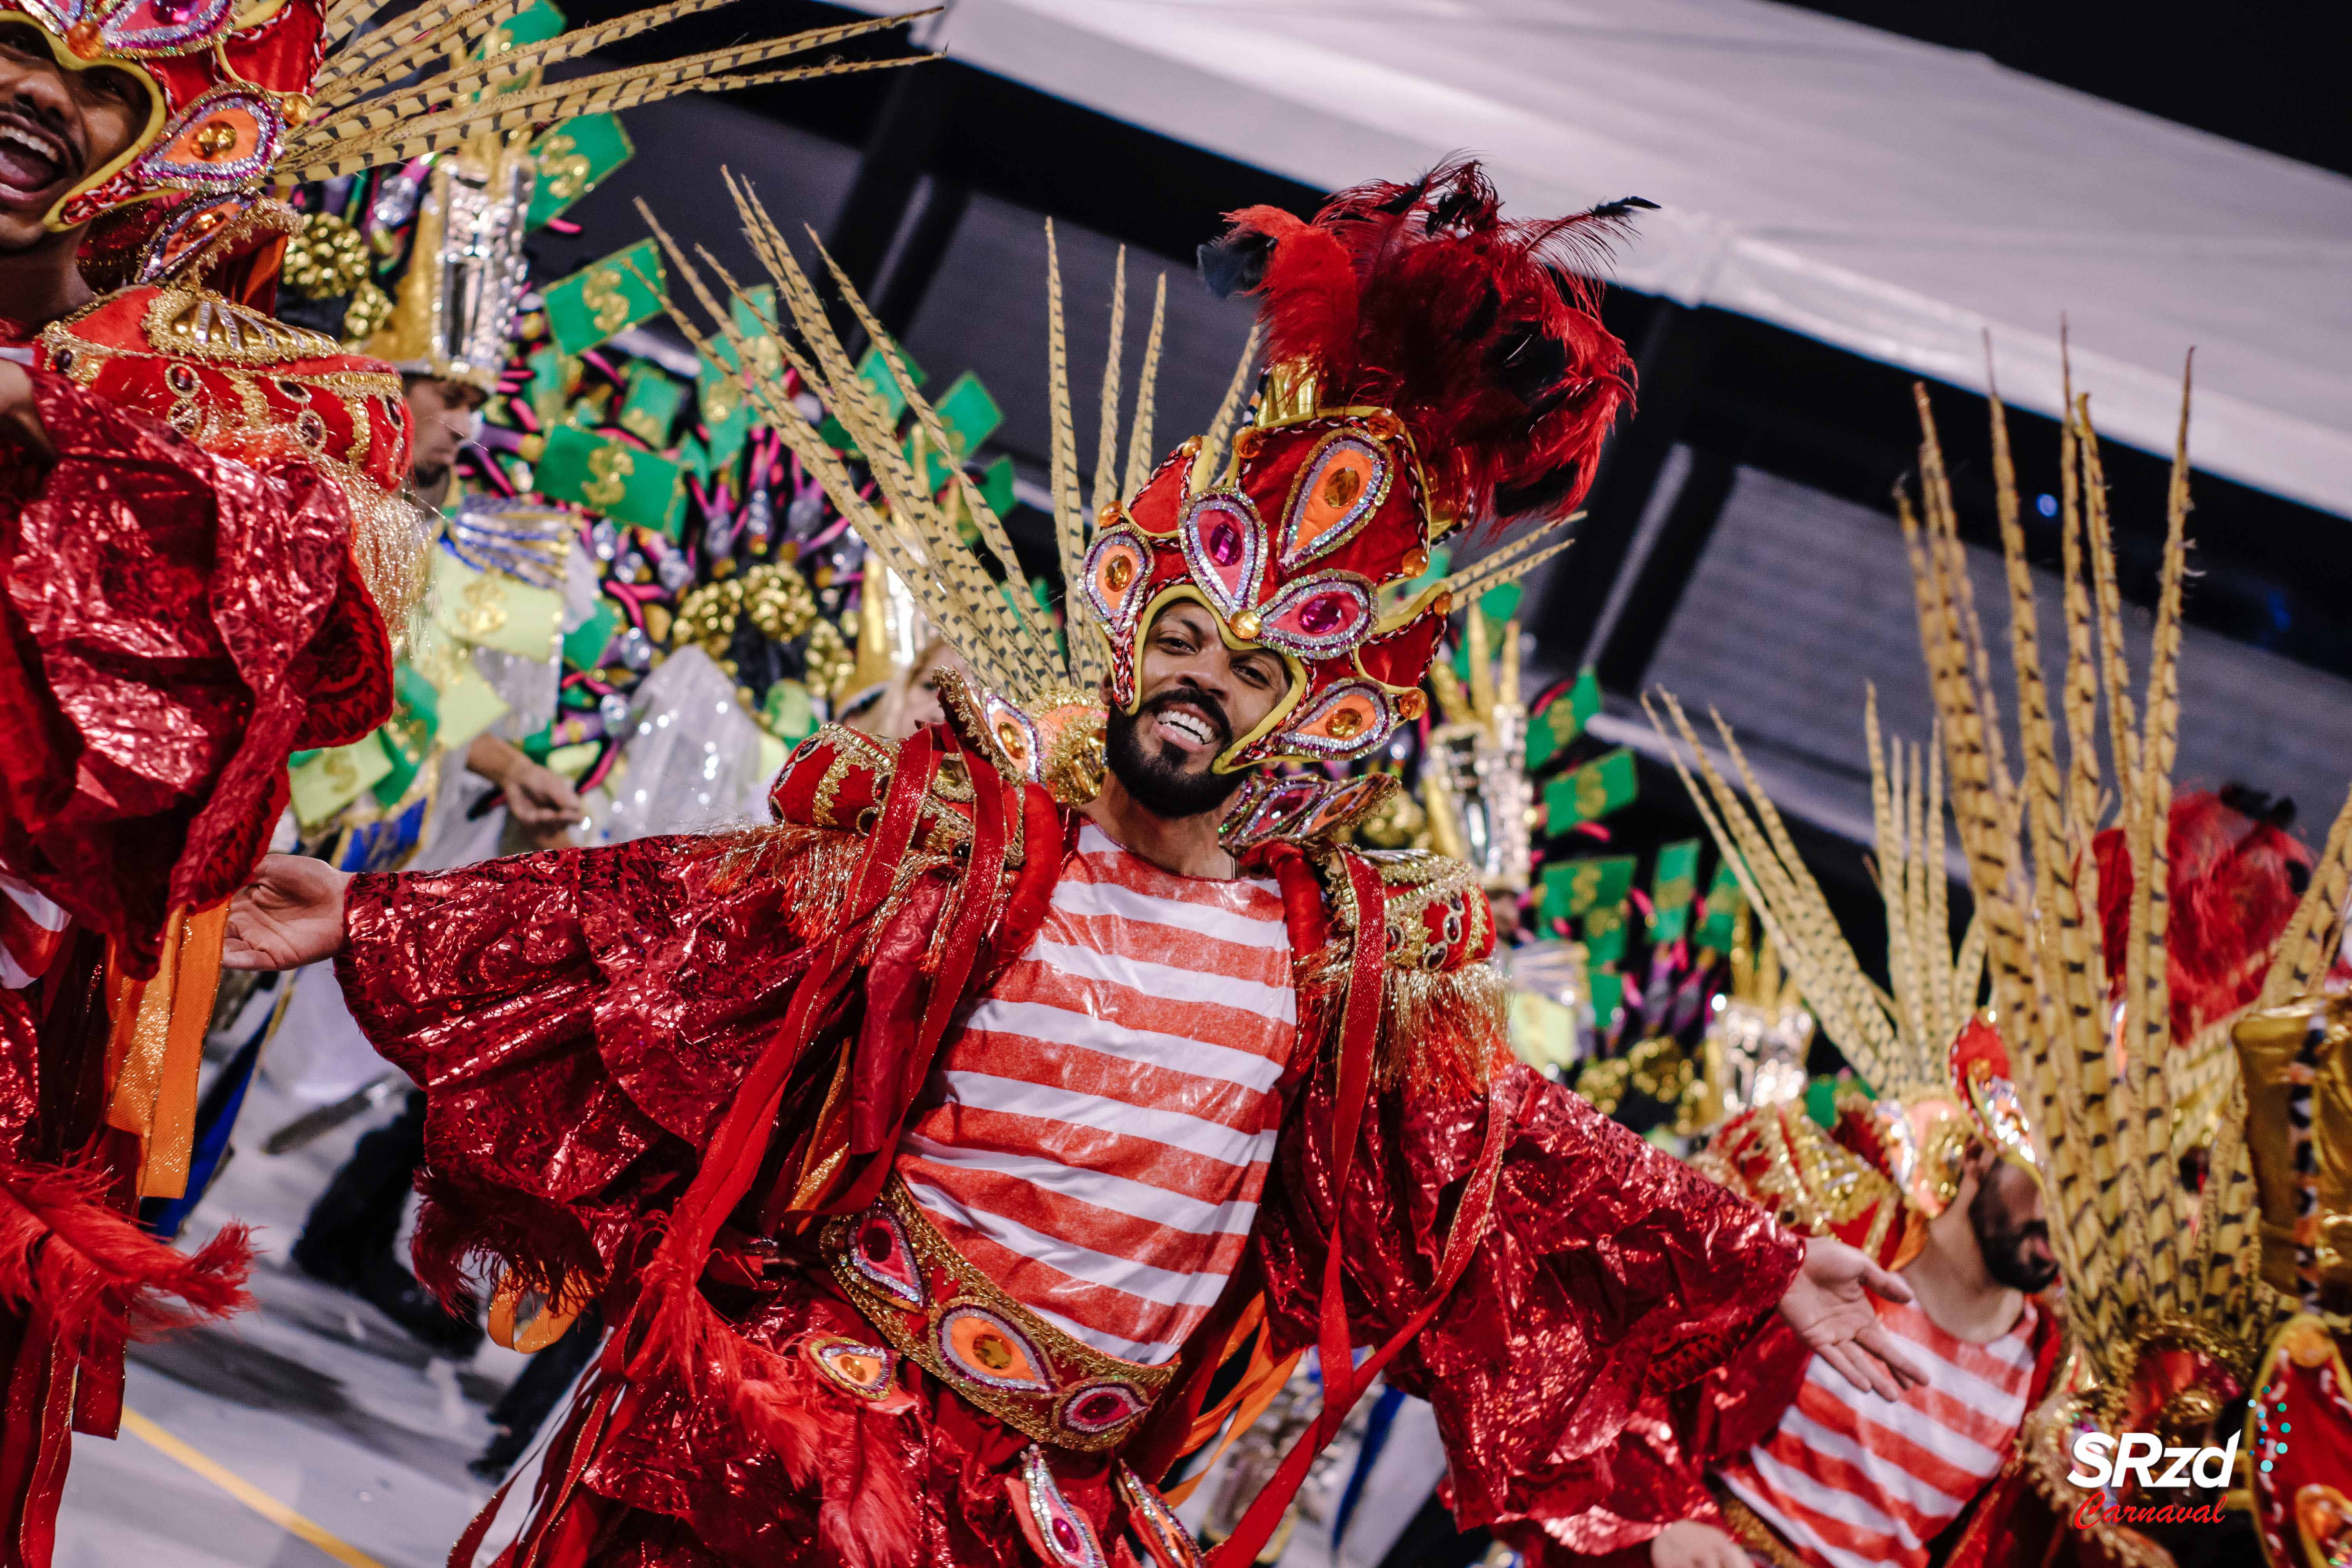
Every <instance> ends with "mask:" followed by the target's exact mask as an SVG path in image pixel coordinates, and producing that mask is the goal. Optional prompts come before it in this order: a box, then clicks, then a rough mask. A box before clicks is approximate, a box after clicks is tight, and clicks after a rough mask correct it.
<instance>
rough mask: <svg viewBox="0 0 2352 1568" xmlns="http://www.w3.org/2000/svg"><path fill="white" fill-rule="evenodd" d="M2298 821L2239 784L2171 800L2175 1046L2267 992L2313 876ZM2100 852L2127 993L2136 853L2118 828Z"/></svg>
mask: <svg viewBox="0 0 2352 1568" xmlns="http://www.w3.org/2000/svg"><path fill="white" fill-rule="evenodd" d="M2293 821H2294V805H2293V803H2291V802H2288V801H2277V802H2273V801H2272V800H2270V799H2269V798H2268V797H2267V796H2264V795H2259V794H2257V793H2255V792H2253V791H2251V790H2247V789H2243V788H2242V787H2240V786H2238V785H2236V784H2229V785H2225V786H2223V788H2222V789H2221V792H2220V793H2219V794H2215V793H2214V792H2212V791H2210V790H2192V791H2190V792H2189V794H2187V795H2181V796H2179V798H2178V799H2176V800H2175V801H2174V802H2173V803H2172V817H2171V825H2170V828H2169V831H2168V833H2167V835H2166V845H2165V858H2166V861H2167V863H2168V868H2169V869H2168V876H2167V880H2168V882H2169V883H2170V889H2169V891H2170V895H2171V904H2172V910H2171V917H2170V920H2169V922H2168V928H2167V930H2166V932H2165V944H2164V945H2165V953H2166V964H2165V967H2166V972H2167V973H2166V978H2167V981H2168V984H2169V987H2170V990H2171V993H2172V1038H2173V1041H2174V1043H2175V1044H2178V1045H2183V1046H2185V1045H2187V1044H2188V1043H2189V1041H2190V1040H2192V1039H2194V1038H2195V1037H2197V1034H2198V1032H2199V1031H2200V1030H2201V1029H2203V1028H2205V1027H2206V1026H2208V1025H2210V1024H2212V1023H2213V1022H2215V1021H2216V1020H2218V1019H2221V1018H2225V1017H2227V1016H2230V1015H2231V1014H2232V1013H2234V1012H2236V1011H2237V1010H2238V1009H2239V1008H2241V1007H2243V1006H2245V1005H2248V1004H2249V1003H2251V1002H2252V1001H2253V999H2254V997H2255V996H2256V995H2257V994H2260V992H2261V991H2262V988H2263V972H2264V971H2265V970H2266V969H2267V968H2268V967H2269V961H2270V950H2271V944H2272V943H2273V942H2276V941H2277V940H2278V938H2279V934H2280V933H2281V932H2282V931H2285V930H2286V923H2287V921H2289V920H2290V919H2292V918H2293V916H2294V906H2295V904H2296V902H2297V900H2300V899H2301V898H2302V896H2303V889H2304V888H2305V886H2306V885H2308V884H2309V882H2310V880H2311V866H2312V855H2311V851H2310V850H2309V849H2307V848H2305V847H2304V846H2303V845H2302V844H2300V843H2299V842H2297V841H2296V840H2295V839H2294V837H2293V836H2292V835H2290V834H2289V833H2288V832H2287V831H2286V828H2287V825H2288V824H2289V823H2291V822H2293ZM2092 848H2093V851H2094V852H2095V854H2096V855H2097V857H2098V863H2099V921H2100V929H2101V932H2102V934H2103V936H2104V938H2105V947H2106V952H2107V955H2108V956H2107V964H2108V968H2109V972H2110V973H2109V974H2108V977H2107V978H2108V983H2109V985H2110V987H2111V988H2112V989H2113V990H2114V991H2115V994H2116V995H2121V994H2122V990H2121V987H2122V985H2123V979H2124V976H2123V953H2124V952H2125V950H2126V948H2127V947H2128V946H2129V945H2130V938H2131V895H2132V865H2131V858H2130V857H2129V856H2128V855H2126V853H2125V851H2124V836H2123V831H2122V829H2120V828H2115V827H2110V828H2108V829H2107V830H2106V831H2105V832H2104V833H2102V834H2100V835H2099V836H2098V837H2096V838H2095V839H2093V840H2092Z"/></svg>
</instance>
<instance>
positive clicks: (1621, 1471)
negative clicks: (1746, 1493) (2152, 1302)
mask: <svg viewBox="0 0 2352 1568" xmlns="http://www.w3.org/2000/svg"><path fill="white" fill-rule="evenodd" d="M1849 1239H1852V1238H1849ZM2059 1319H2060V1314H2059V1313H2057V1312H2055V1311H2053V1310H2044V1311H2042V1313H2041V1315H2040V1317H2039V1320H2038V1327H2037V1330H2036V1333H2035V1338H2034V1342H2033V1354H2034V1363H2033V1376H2032V1383H2031V1384H2030V1385H2029V1387H2028V1391H2027V1394H2026V1408H2027V1409H2029V1410H2031V1409H2032V1408H2034V1407H2035V1406H2037V1405H2040V1404H2041V1403H2042V1400H2043V1398H2044V1397H2046V1396H2047V1395H2048V1394H2049V1392H2050V1387H2051V1384H2052V1382H2053V1379H2054V1378H2055V1377H2056V1375H2057V1371H2058V1365H2059V1361H2060V1357H2061V1354H2062V1352H2063V1349H2064V1345H2065V1335H2064V1333H2063V1330H2062V1328H2061V1326H2060V1322H2059ZM1811 1362H1812V1352H1811V1350H1809V1349H1808V1348H1807V1347H1806V1345H1805V1343H1804V1342H1803V1341H1802V1340H1801V1339H1799V1338H1798V1337H1797V1333H1796V1331H1794V1330H1793V1329H1790V1327H1789V1326H1788V1325H1787V1324H1786V1323H1783V1322H1781V1321H1779V1320H1778V1319H1773V1320H1771V1321H1768V1322H1767V1323H1766V1324H1765V1325H1764V1327H1763V1328H1762V1329H1761V1330H1760V1331H1758V1332H1757V1333H1756V1334H1755V1335H1754V1336H1753V1337H1752V1338H1750V1339H1748V1341H1747V1342H1745V1343H1743V1344H1740V1345H1739V1346H1738V1347H1737V1348H1736V1349H1735V1350H1734V1351H1733V1352H1731V1353H1730V1355H1729V1356H1728V1357H1727V1358H1726V1359H1723V1360H1721V1361H1720V1363H1719V1364H1716V1365H1713V1366H1710V1367H1708V1368H1707V1369H1706V1372H1705V1373H1703V1374H1702V1375H1701V1376H1699V1377H1698V1378H1697V1379H1696V1381H1694V1382H1691V1383H1688V1384H1685V1385H1684V1386H1681V1387H1679V1388H1669V1389H1658V1390H1653V1391H1652V1392H1651V1393H1650V1394H1647V1395H1646V1396H1645V1397H1643V1400H1642V1402H1641V1405H1640V1406H1639V1408H1638V1409H1636V1410H1635V1411H1634V1412H1633V1415H1632V1417H1631V1418H1630V1419H1629V1420H1628V1421H1627V1422H1626V1423H1625V1426H1624V1430H1623V1432H1622V1434H1621V1435H1620V1436H1619V1437H1618V1438H1617V1440H1616V1444H1615V1447H1614V1448H1613V1450H1612V1452H1611V1453H1610V1454H1609V1455H1608V1456H1607V1458H1606V1460H1605V1462H1604V1463H1602V1464H1601V1465H1600V1466H1598V1467H1596V1468H1599V1469H1601V1471H1603V1472H1605V1474H1606V1475H1607V1477H1608V1481H1609V1485H1608V1489H1607V1493H1606V1496H1605V1497H1603V1498H1601V1500H1599V1501H1598V1502H1597V1503H1596V1504H1595V1505H1594V1506H1592V1507H1590V1508H1588V1509H1587V1510H1584V1511H1582V1512H1580V1513H1572V1514H1560V1515H1555V1516H1552V1517H1549V1518H1545V1519H1541V1520H1538V1521H1536V1524H1535V1525H1534V1526H1522V1527H1520V1528H1518V1529H1515V1530H1513V1531H1508V1532H1507V1534H1508V1536H1509V1538H1510V1540H1511V1542H1512V1543H1513V1544H1514V1545H1516V1546H1517V1547H1518V1548H1519V1550H1520V1551H1522V1552H1525V1553H1526V1554H1527V1556H1528V1559H1529V1561H1530V1562H1534V1563H1543V1564H1546V1565H1548V1568H1602V1565H1606V1568H1620V1564H1621V1563H1622V1564H1624V1565H1628V1568H1631V1565H1638V1564H1642V1563H1647V1562H1648V1542H1649V1541H1650V1538H1651V1537H1653V1536H1654V1535H1656V1534H1657V1533H1658V1531H1661V1530H1664V1528H1665V1527H1666V1526H1667V1525H1669V1524H1672V1523H1674V1522H1675V1521H1677V1520H1685V1519H1691V1520H1698V1521H1702V1522H1704V1523H1708V1524H1713V1525H1716V1526H1717V1527H1718V1528H1720V1527H1722V1525H1723V1516H1722V1511H1721V1510H1720V1509H1719V1508H1718V1507H1717V1503H1716V1499H1715V1495H1714V1493H1713V1492H1712V1491H1711V1490H1710V1489H1708V1486H1707V1482H1706V1476H1707V1472H1708V1470H1709V1469H1710V1468H1712V1467H1714V1466H1715V1465H1716V1464H1717V1462H1719V1461H1720V1460H1723V1459H1725V1458H1729V1457H1730V1456H1732V1455H1734V1454H1738V1453H1743V1452H1745V1451H1746V1450H1748V1449H1749V1448H1751V1447H1755V1446H1756V1445H1757V1444H1758V1443H1760V1442H1762V1441H1763V1440H1764V1439H1765V1438H1766V1437H1768V1436H1770V1435H1771V1433H1772V1432H1773V1430H1774V1429H1775V1428H1776V1427H1778V1426H1780V1417H1781V1415H1783V1413H1785V1412H1786V1411H1787V1410H1788V1408H1789V1406H1790V1405H1791V1404H1793V1403H1795V1401H1796V1398H1797V1393H1798V1390H1799V1388H1800V1386H1801V1384H1803V1382H1804V1379H1805V1372H1806V1369H1807V1367H1808V1366H1810V1365H1811ZM2046 1514H2047V1510H2045V1509H2043V1508H2042V1505H2041V1503H2040V1500H2039V1499H2038V1498H2037V1497H2036V1496H2035V1494H2034V1492H2033V1489H2032V1487H2031V1486H2030V1485H2028V1484H2027V1483H2026V1481H2025V1479H2024V1478H2023V1476H2022V1475H2021V1473H2020V1472H2019V1471H2018V1470H2017V1469H2016V1468H2014V1467H2012V1468H2006V1469H2004V1470H2003V1471H2002V1472H2001V1474H2000V1477H1998V1478H1997V1479H1995V1480H1994V1482H1993V1483H1992V1485H1991V1486H1990V1487H1989V1488H1988V1489H1986V1490H1985V1492H1984V1493H1983V1494H1982V1495H1981V1496H1979V1499H1978V1500H1977V1502H1976V1504H1975V1505H1974V1506H1973V1507H1972V1508H1971V1510H1969V1512H1968V1513H1967V1514H1966V1515H1965V1516H1964V1517H1963V1522H1962V1523H1961V1525H1960V1526H1959V1527H1958V1532H1957V1533H1956V1535H1955V1537H1954V1542H1955V1544H1954V1547H1953V1548H1952V1552H1953V1555H1952V1556H1951V1557H1950V1558H1949V1560H1948V1562H1949V1563H1950V1564H1951V1568H1959V1565H1960V1564H1961V1563H1963V1562H1965V1563H1967V1564H1968V1565H1969V1568H2000V1565H2003V1564H2007V1563H2011V1562H2039V1561H2040V1560H2041V1559H2040V1558H2039V1557H2038V1556H2032V1557H2022V1556H2011V1555H2005V1554H2004V1550H2003V1546H2002V1543H2003V1542H2011V1541H2012V1540H2016V1541H2023V1540H2032V1541H2035V1542H2042V1541H2044V1540H2046V1537H2047V1534H2048V1531H2047V1530H2046V1529H2044V1528H2042V1522H2043V1521H2044V1520H2045V1519H2046ZM1963 1549H1965V1553H1966V1555H1965V1556H1964V1555H1963Z"/></svg>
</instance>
